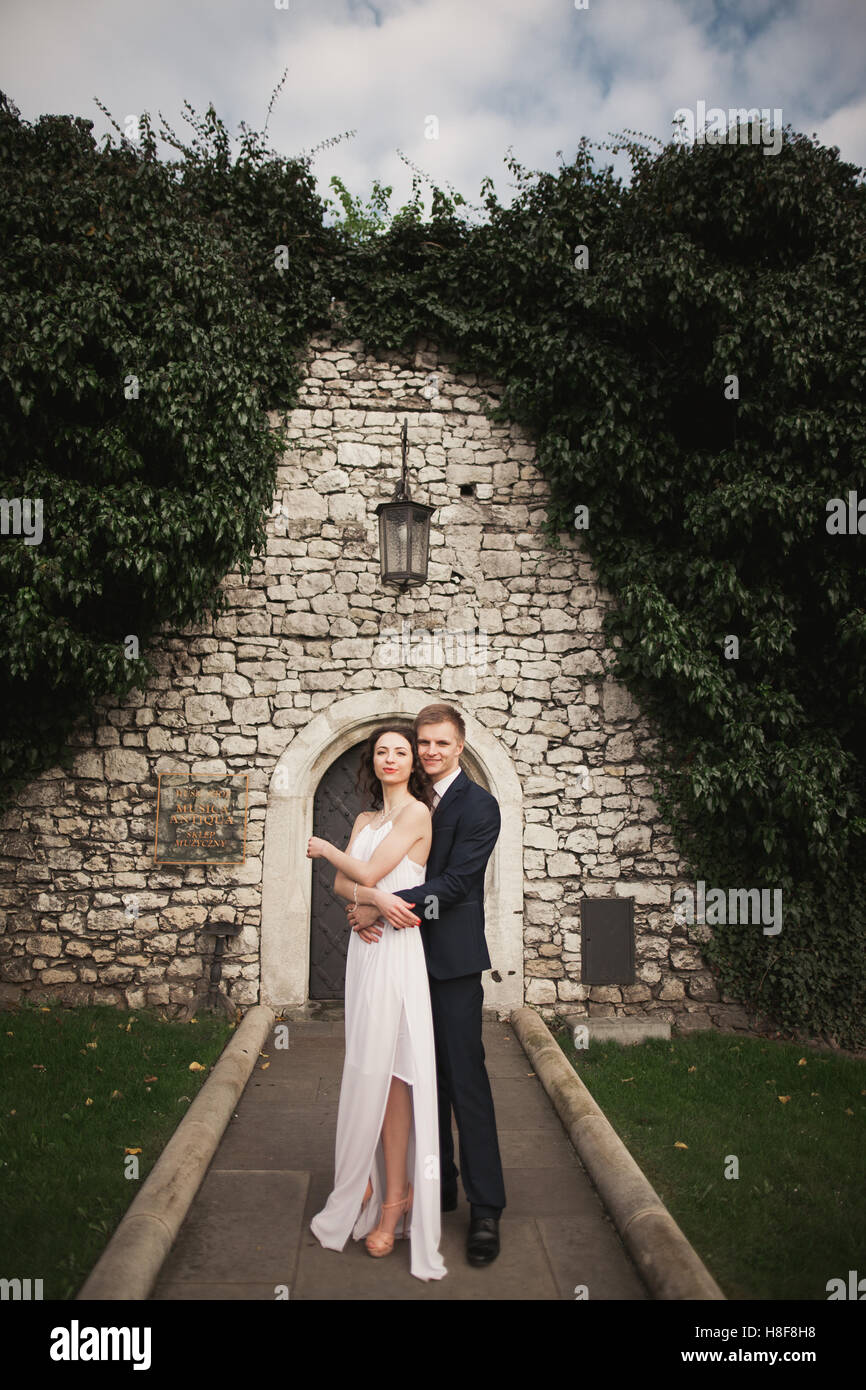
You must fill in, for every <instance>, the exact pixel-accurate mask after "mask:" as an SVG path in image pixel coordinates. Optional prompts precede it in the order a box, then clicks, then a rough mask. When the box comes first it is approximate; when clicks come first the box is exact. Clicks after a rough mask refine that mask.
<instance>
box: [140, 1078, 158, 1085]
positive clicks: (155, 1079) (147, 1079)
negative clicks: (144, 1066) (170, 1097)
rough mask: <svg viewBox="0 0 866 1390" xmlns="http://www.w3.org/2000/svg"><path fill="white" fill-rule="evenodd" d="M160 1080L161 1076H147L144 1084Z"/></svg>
mask: <svg viewBox="0 0 866 1390" xmlns="http://www.w3.org/2000/svg"><path fill="white" fill-rule="evenodd" d="M158 1080H159V1077H158V1076H146V1077H145V1078H144V1084H145V1085H147V1083H148V1081H158Z"/></svg>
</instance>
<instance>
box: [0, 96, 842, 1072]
mask: <svg viewBox="0 0 866 1390" xmlns="http://www.w3.org/2000/svg"><path fill="white" fill-rule="evenodd" d="M191 120H192V124H193V127H194V130H195V134H196V139H195V140H194V141H193V143H192V144H191V145H189V146H184V145H183V144H182V143H181V142H180V141H177V140H176V138H175V137H173V138H174V139H175V146H176V149H177V154H178V158H177V159H176V160H172V161H161V160H160V159H159V158H158V157H157V148H156V140H155V138H154V135H153V131H152V129H151V127H150V125H149V122H148V121H147V118H144V119H143V122H142V138H141V140H140V142H139V143H138V144H136V145H131V144H130V143H129V142H128V141H126V140H123V139H121V140H120V142H119V144H112V143H111V142H110V141H109V140H108V139H107V138H106V140H105V142H104V143H103V146H102V148H99V147H97V145H96V143H95V142H94V141H93V138H92V136H91V135H90V133H89V128H90V123H89V122H86V121H82V120H73V119H72V118H68V117H44V118H42V120H40V121H39V122H37V123H36V124H35V125H28V124H27V123H25V122H23V121H21V119H20V116H19V114H18V112H17V111H16V110H15V108H14V107H13V106H12V105H11V103H10V102H9V101H8V100H7V99H5V98H3V99H2V101H0V179H2V184H3V199H2V203H0V231H2V236H3V244H4V248H5V251H4V260H5V270H6V274H5V277H4V282H3V286H2V289H0V332H2V342H0V401H2V410H0V420H2V423H0V431H2V433H0V440H2V464H0V467H2V476H0V485H2V491H3V496H5V497H6V498H15V497H19V498H20V497H31V498H33V497H41V498H43V499H45V516H46V528H45V535H44V538H43V539H42V541H41V543H40V544H39V545H31V546H28V545H25V544H22V543H21V542H20V541H19V542H17V543H14V544H13V543H11V542H10V539H9V538H8V537H4V538H3V541H2V549H0V592H2V598H3V607H2V614H0V634H2V640H3V647H4V653H5V657H6V660H5V663H4V666H3V670H2V672H0V681H2V685H3V691H2V694H3V696H4V704H5V706H6V708H7V709H8V710H9V714H8V716H7V718H6V720H5V722H4V725H3V728H2V731H0V774H2V777H3V779H4V787H5V796H6V801H5V804H6V805H8V804H10V799H11V798H12V797H13V796H14V793H15V790H16V788H17V787H20V786H21V785H23V784H24V783H25V782H26V781H27V780H29V779H31V778H32V777H33V776H35V775H36V773H37V771H38V770H39V769H40V768H42V767H46V766H50V765H52V764H53V763H55V762H57V761H60V760H63V759H64V758H65V756H66V754H65V752H64V744H65V738H66V736H67V734H68V731H69V729H70V727H71V723H72V721H73V720H74V718H75V717H77V714H78V713H80V712H82V711H83V710H85V709H86V708H88V707H89V705H90V704H91V703H92V701H93V699H94V698H95V697H96V696H98V695H100V694H111V695H112V696H119V695H122V694H123V693H124V692H125V690H127V689H129V688H130V687H132V686H133V685H137V686H138V687H139V688H141V687H143V685H144V683H145V681H146V678H147V668H146V663H145V660H144V658H143V656H139V657H138V658H135V657H134V656H133V657H131V656H130V651H129V642H128V637H129V635H130V634H134V635H137V637H138V642H139V648H140V651H141V652H143V651H144V650H145V648H146V645H147V638H148V635H149V634H150V633H152V632H154V631H155V630H156V628H157V627H158V626H159V625H160V624H162V623H163V622H165V621H171V622H172V623H174V624H183V623H185V622H188V621H191V620H192V619H194V618H195V617H197V616H199V615H200V614H201V613H202V612H204V611H206V609H207V608H208V607H213V606H215V605H216V604H217V603H218V592H217V591H218V586H219V583H220V580H221V579H222V577H223V575H224V574H225V573H226V572H227V571H228V570H229V569H230V568H233V567H237V566H240V567H241V568H245V567H246V568H248V566H249V564H250V551H251V548H252V547H255V549H256V553H261V549H262V548H263V545H264V529H263V526H264V514H265V512H266V511H267V509H268V507H269V505H270V501H271V498H272V495H273V490H274V476H275V467H276V458H277V453H278V446H277V445H276V443H275V440H274V439H273V438H272V437H271V435H270V433H269V432H268V430H267V428H266V423H267V422H266V420H265V417H264V414H263V412H264V410H265V409H275V408H291V407H292V406H293V405H294V404H295V401H296V399H297V385H298V383H297V374H296V371H295V359H296V355H297V352H298V350H299V348H300V347H301V346H302V345H303V343H304V342H305V341H306V338H307V336H308V334H309V333H310V332H312V331H314V330H315V328H316V327H319V326H323V325H326V324H328V323H329V322H330V321H331V319H332V317H333V315H334V313H335V312H336V313H337V314H338V316H339V317H340V321H341V322H342V324H343V326H344V327H345V330H346V333H347V334H348V335H349V336H357V337H359V338H362V339H363V340H364V342H365V343H366V344H367V346H368V347H370V348H373V349H381V350H388V349H405V348H406V347H407V346H409V345H411V343H412V342H413V340H414V339H415V337H416V336H417V335H419V334H420V335H423V336H425V337H428V338H431V339H433V340H435V341H436V342H437V343H438V344H439V346H440V347H441V348H443V349H446V350H449V351H452V352H455V353H456V354H457V362H456V368H457V369H458V370H470V371H483V372H486V373H489V374H491V375H493V376H495V377H496V378H497V379H498V380H499V381H501V382H502V383H503V387H504V395H503V400H502V404H501V410H500V416H501V418H503V419H511V420H514V421H517V422H519V423H521V424H523V425H524V426H525V427H526V428H528V429H529V430H530V432H531V433H532V436H533V437H534V439H535V440H536V442H537V457H538V463H539V467H540V468H541V470H542V471H543V473H544V474H545V476H546V478H547V479H548V480H549V482H550V485H551V488H552V494H553V500H552V505H551V513H550V525H549V530H550V540H551V545H554V546H555V545H556V542H557V536H558V534H560V533H561V532H562V531H563V530H564V529H566V528H570V527H572V526H573V525H574V524H575V520H577V522H578V524H580V526H581V529H582V537H583V540H584V542H585V544H586V547H587V549H588V551H589V553H590V555H591V557H592V560H593V562H594V565H595V567H596V569H597V572H598V575H599V578H600V579H601V581H602V582H603V583H604V584H605V585H606V586H607V587H608V588H609V589H610V590H611V591H612V592H613V593H614V595H615V596H616V599H617V604H618V607H617V610H616V612H615V613H613V614H612V615H611V617H610V619H609V621H608V636H609V639H610V643H611V646H612V647H613V648H614V649H615V651H616V663H615V665H614V666H613V668H612V670H611V672H610V674H612V675H615V676H617V677H618V678H619V679H621V680H622V681H623V682H624V683H625V684H626V685H627V687H628V688H629V690H630V691H631V693H632V694H633V696H634V697H635V699H636V700H637V701H638V702H639V704H640V706H641V708H642V710H643V711H644V713H645V714H646V715H647V716H648V717H649V718H650V720H651V721H652V722H653V725H654V727H655V728H656V729H657V731H658V738H657V744H658V746H657V751H656V752H655V753H654V754H653V755H652V767H653V773H654V777H655V783H656V788H657V798H658V802H659V806H660V808H661V810H662V812H663V814H664V816H665V818H666V819H667V820H668V822H669V824H670V825H671V827H672V829H673V831H674V834H675V837H676V840H677V844H678V846H679V848H680V849H681V851H682V853H683V854H685V856H686V857H687V859H688V861H689V863H690V864H691V866H692V869H693V871H694V875H695V877H696V878H701V879H703V880H705V881H706V882H707V884H708V885H713V886H722V887H724V888H725V889H727V888H728V887H737V888H744V889H750V888H769V889H780V890H781V891H782V894H783V905H784V924H783V929H782V931H781V932H780V933H779V934H778V935H777V936H775V937H772V938H768V937H766V936H764V935H762V934H761V933H760V932H759V931H758V932H756V931H755V929H754V928H753V927H748V926H746V927H744V926H742V925H738V924H722V923H716V924H714V925H713V935H712V937H711V939H710V940H709V941H707V942H706V943H705V946H704V948H703V949H704V954H705V956H706V957H707V959H708V960H710V961H712V962H713V963H714V964H715V965H717V966H718V969H719V972H720V984H721V986H722V988H723V989H725V990H726V991H727V992H729V993H731V994H733V995H735V996H736V997H737V998H739V999H741V1000H742V1001H743V1002H744V1003H746V1004H750V1005H757V1006H758V1007H760V1008H761V1009H762V1011H764V1012H765V1013H768V1014H770V1015H772V1016H774V1017H776V1018H777V1019H778V1020H779V1022H780V1024H782V1025H783V1026H785V1027H803V1028H807V1029H809V1030H810V1031H811V1032H813V1033H816V1034H823V1035H825V1036H826V1037H828V1038H831V1039H833V1040H835V1041H836V1042H837V1043H839V1044H842V1045H847V1046H853V1045H862V1043H863V1042H864V1040H866V1031H864V982H866V950H864V946H866V912H864V904H863V886H864V866H866V845H864V831H866V804H864V795H866V757H864V752H866V749H864V740H866V733H864V729H866V720H864V702H866V562H864V547H866V473H864V444H866V435H864V425H866V405H864V371H866V322H864V304H866V295H864V288H866V287H864V260H866V249H864V236H863V232H864V199H866V193H864V185H863V183H862V181H861V178H860V171H859V170H858V169H856V168H855V167H853V166H851V165H849V164H845V163H844V162H842V161H841V160H840V159H839V156H838V151H837V150H836V149H827V148H824V147H822V146H820V145H819V144H817V143H816V142H815V141H814V140H810V139H808V138H807V137H806V136H804V135H801V134H797V133H795V132H792V131H791V130H790V128H789V127H786V130H785V138H784V141H783V143H782V147H781V150H780V151H779V153H778V154H777V155H767V154H765V153H764V149H763V147H762V145H761V144H760V143H754V144H753V143H749V142H748V141H747V139H746V132H745V130H744V132H743V134H744V138H743V140H742V141H741V142H738V143H734V142H733V141H732V142H729V143H725V144H715V145H712V144H705V145H700V144H696V145H694V146H692V147H688V148H686V147H683V146H681V145H676V144H673V143H671V144H669V145H666V146H663V145H659V147H658V149H655V150H651V149H649V148H648V147H647V146H644V145H641V144H639V143H638V142H637V141H630V142H628V143H627V144H626V145H625V148H627V150H628V153H629V155H630V159H631V163H632V169H633V176H632V180H631V183H630V185H629V186H628V187H625V186H623V185H622V184H621V183H620V181H618V180H616V179H615V178H614V177H613V175H612V172H611V170H610V169H609V168H606V169H602V170H599V169H596V168H595V166H594V164H593V161H592V159H591V156H590V153H589V146H588V142H586V141H581V143H580V146H579V148H578V151H577V154H576V156H575V159H574V160H573V162H571V163H569V164H566V163H563V164H562V166H561V167H560V168H559V169H558V170H557V171H556V172H555V173H546V172H539V173H531V172H528V171H525V170H523V169H522V168H521V167H520V166H519V165H518V164H517V163H516V161H514V160H513V159H509V160H508V161H507V162H508V167H509V169H510V171H511V173H512V175H513V176H514V179H515V182H516V193H515V197H514V200H513V202H512V203H511V205H510V206H508V207H506V206H503V205H502V204H501V203H500V202H499V200H498V199H497V197H496V195H495V193H494V190H493V186H492V183H491V181H489V180H486V181H485V183H484V184H483V186H482V191H481V198H482V201H481V204H480V205H479V206H478V207H476V208H474V209H473V208H472V207H470V205H469V204H468V203H466V201H465V200H464V199H463V197H462V196H461V195H459V194H454V193H445V192H443V191H442V190H440V189H434V193H433V202H432V210H431V212H430V214H429V215H425V214H424V212H423V209H422V203H421V194H420V181H419V180H418V179H416V181H415V184H414V188H413V198H412V200H411V201H410V203H408V204H407V205H406V206H405V207H403V208H401V209H400V210H399V212H398V213H396V214H395V215H393V216H392V215H391V214H389V213H388V211H387V201H388V196H389V194H390V190H387V189H382V188H381V186H380V185H376V186H375V187H374V190H373V196H372V198H371V200H370V201H369V203H368V204H367V205H363V204H362V203H361V201H360V200H356V199H353V198H352V196H351V195H350V194H349V193H348V191H347V190H346V188H345V186H344V185H343V184H342V183H341V182H340V181H339V180H335V181H334V186H335V189H336V191H337V194H338V200H339V201H338V204H333V203H332V204H330V208H331V212H329V208H328V205H326V203H324V202H323V201H322V200H321V199H320V198H319V197H318V195H317V193H316V191H315V184H314V181H313V178H312V174H311V172H310V170H311V161H312V155H305V156H302V157H299V158H296V159H291V160H290V159H285V158H283V157H282V156H280V155H278V154H276V153H275V152H274V151H272V150H269V149H268V148H267V146H266V145H265V142H264V140H263V138H262V137H260V136H258V135H255V134H253V133H251V132H248V131H246V130H245V128H242V136H241V140H240V147H239V150H238V151H237V153H236V155H235V156H234V157H233V156H232V153H231V148H230V141H229V137H228V135H227V133H226V131H225V128H224V127H223V125H222V123H221V121H220V120H219V119H218V118H217V116H216V114H215V113H214V112H213V110H212V109H211V110H209V112H208V114H207V116H206V117H205V118H204V119H203V120H202V121H199V120H198V119H197V118H195V117H194V113H193V114H192V116H191ZM334 211H336V213H337V216H336V220H335V221H334V220H332V222H331V224H330V225H329V224H328V219H329V217H330V216H331V214H332V212H334ZM130 378H134V379H135V380H134V382H133V383H132V385H135V386H137V395H135V394H131V393H130V391H131V383H130ZM834 499H838V503H834ZM861 501H862V503H863V510H862V512H861V511H860V510H859V505H860V502H861ZM843 521H844V525H845V528H846V529H844V530H843V529H842V524H843ZM852 522H853V530H851V529H850V526H851V523H852ZM861 526H862V530H861V529H860V528H861Z"/></svg>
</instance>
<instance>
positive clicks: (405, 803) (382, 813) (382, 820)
mask: <svg viewBox="0 0 866 1390" xmlns="http://www.w3.org/2000/svg"><path fill="white" fill-rule="evenodd" d="M414 800H415V798H414V796H407V797H406V799H405V801H401V802H400V806H399V808H398V809H399V810H400V811H402V809H403V807H404V806H408V804H409V802H410V801H414ZM393 815H394V812H393V811H392V812H391V813H390V814H389V815H387V816H386V815H385V807H384V806H383V807H382V809H381V811H380V812H379V814H378V816H377V817H376V820H378V821H379V825H384V824H385V823H386V821H388V820H391V819H392V818H393ZM371 824H372V825H373V826H374V827H375V829H377V830H378V829H379V825H376V821H372V822H371Z"/></svg>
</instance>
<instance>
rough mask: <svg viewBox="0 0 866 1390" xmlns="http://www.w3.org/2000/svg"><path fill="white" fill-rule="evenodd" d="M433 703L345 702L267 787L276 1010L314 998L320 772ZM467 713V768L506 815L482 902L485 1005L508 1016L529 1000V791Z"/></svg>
mask: <svg viewBox="0 0 866 1390" xmlns="http://www.w3.org/2000/svg"><path fill="white" fill-rule="evenodd" d="M446 698H447V697H446ZM430 699H431V697H430V695H429V694H427V693H424V692H422V691H417V690H409V689H402V690H373V691H365V692H364V693H363V694H360V695H353V696H350V697H349V698H348V699H345V700H339V701H337V703H336V704H334V705H331V706H330V708H328V709H327V710H323V711H322V713H321V714H318V715H315V716H314V717H313V718H312V719H311V720H310V722H309V724H307V725H306V726H305V727H304V728H303V729H301V730H300V731H299V732H298V733H297V734H296V736H295V738H294V739H293V741H292V742H291V743H290V744H289V746H288V748H287V749H286V751H285V752H284V753H283V754H282V756H281V757H280V759H279V760H278V762H277V765H276V767H275V768H274V772H273V776H272V777H271V782H270V786H269V789H268V806H267V811H266V815H265V838H264V856H263V881H262V929H261V990H260V998H261V1002H262V1003H264V1004H268V1005H270V1007H271V1008H299V1007H302V1006H303V1005H305V1004H306V1003H307V1002H308V998H309V994H308V991H309V974H310V912H311V894H312V865H311V861H310V860H309V859H308V858H307V854H306V847H307V840H308V839H309V837H310V835H311V834H312V833H313V800H314V797H315V793H316V789H317V787H318V786H319V783H320V781H321V779H322V777H323V775H324V774H325V772H326V771H327V769H328V768H329V767H330V766H331V765H332V764H333V763H334V762H335V761H336V759H338V758H339V757H340V756H341V755H342V754H343V753H345V752H347V751H348V750H349V749H350V748H353V747H355V745H356V744H358V743H360V742H361V741H362V740H363V739H364V738H366V737H367V735H368V734H369V733H370V732H371V731H372V730H373V729H374V728H375V727H376V725H377V724H380V723H382V722H383V720H386V719H395V718H400V719H404V720H408V721H409V722H410V723H411V721H412V720H413V719H414V718H415V715H416V714H417V713H418V711H419V710H420V709H422V708H423V707H424V705H426V704H429V703H430ZM461 713H462V714H463V717H464V720H465V722H466V746H465V748H464V750H463V759H462V761H463V763H464V765H465V768H466V771H467V773H468V774H469V776H470V777H473V778H474V779H475V780H476V781H478V782H480V783H481V785H482V786H485V787H487V789H488V790H489V791H490V792H491V793H492V795H493V796H495V797H496V800H497V801H498V802H499V807H500V811H501V813H502V829H501V831H500V835H499V839H498V840H497V842H496V848H495V849H494V851H493V855H492V857H491V861H490V865H489V866H488V870H487V884H486V895H485V903H484V913H485V921H486V934H487V944H488V947H489V950H490V959H491V961H492V963H493V968H492V970H491V971H487V972H485V974H484V975H483V976H482V979H483V982H484V1003H485V1007H486V1008H488V1009H493V1010H495V1011H496V1012H497V1013H498V1014H499V1015H501V1016H503V1017H504V1016H506V1015H507V1014H508V1013H510V1012H511V1010H512V1009H514V1008H517V1007H519V1005H521V1004H522V1003H523V797H522V792H521V788H520V782H519V780H518V778H517V774H516V773H515V771H514V768H513V767H512V764H511V759H510V757H509V755H508V752H507V750H506V749H505V748H503V746H502V745H501V744H500V743H499V742H498V740H497V739H496V738H495V737H494V736H493V734H491V733H490V732H489V730H487V729H485V728H484V727H483V725H481V724H479V723H478V722H477V720H475V719H474V718H473V717H472V716H471V715H469V714H466V713H465V711H461Z"/></svg>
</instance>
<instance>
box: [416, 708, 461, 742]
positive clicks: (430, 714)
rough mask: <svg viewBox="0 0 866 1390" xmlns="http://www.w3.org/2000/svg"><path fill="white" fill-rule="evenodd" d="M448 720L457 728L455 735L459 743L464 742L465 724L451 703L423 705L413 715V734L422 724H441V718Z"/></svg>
mask: <svg viewBox="0 0 866 1390" xmlns="http://www.w3.org/2000/svg"><path fill="white" fill-rule="evenodd" d="M445 719H447V720H449V721H450V723H452V724H453V725H454V727H455V729H456V730H457V737H458V738H459V739H460V742H461V743H465V742H466V725H465V724H464V722H463V716H462V714H461V713H460V711H459V710H456V709H455V708H454V706H453V705H425V706H424V708H423V709H422V710H419V711H418V713H417V714H416V715H415V726H414V727H415V735H416V737H417V735H418V730H419V729H420V728H421V727H422V726H423V725H424V724H441V723H442V721H443V720H445Z"/></svg>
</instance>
